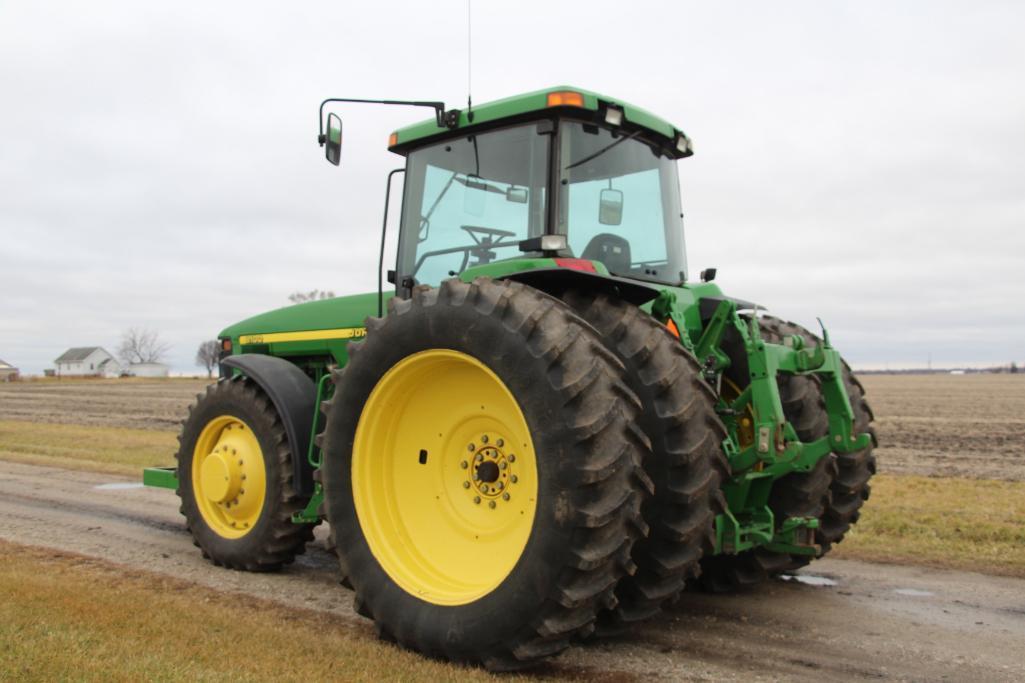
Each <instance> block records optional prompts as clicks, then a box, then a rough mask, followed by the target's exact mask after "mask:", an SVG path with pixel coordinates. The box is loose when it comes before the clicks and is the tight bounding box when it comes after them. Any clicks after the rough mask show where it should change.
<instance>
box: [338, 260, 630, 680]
mask: <svg viewBox="0 0 1025 683" xmlns="http://www.w3.org/2000/svg"><path fill="white" fill-rule="evenodd" d="M349 353H350V358H349V363H348V365H347V366H346V367H345V369H344V370H342V371H340V372H338V373H337V374H336V375H335V384H336V391H335V395H334V397H333V398H332V401H331V403H330V406H329V407H328V410H327V414H328V420H327V427H326V429H325V439H324V464H323V467H322V468H321V480H322V482H323V486H324V493H325V509H326V515H327V519H328V522H329V523H330V527H331V535H332V538H333V540H334V542H335V546H336V548H337V553H338V556H339V563H340V565H341V570H342V573H343V575H344V576H346V577H347V578H348V580H349V581H350V582H351V584H352V586H353V589H354V590H355V593H356V597H355V603H356V610H357V611H358V612H359V613H360V614H362V615H364V616H367V617H369V618H371V619H373V620H374V622H375V625H376V627H377V629H378V632H379V633H380V634H381V635H382V637H384V638H387V639H393V640H395V641H397V642H398V643H400V644H401V645H403V646H404V647H407V648H410V649H413V650H416V651H419V652H422V653H424V654H427V655H430V656H436V657H443V658H446V659H451V660H455V661H467V662H479V663H483V664H485V665H486V666H488V667H489V668H492V669H510V668H519V667H522V666H524V665H526V664H529V663H532V662H534V661H536V660H537V659H539V658H541V657H545V656H548V655H552V654H555V653H557V652H559V651H561V650H562V649H564V648H565V647H567V646H568V645H569V643H570V641H571V639H572V638H574V637H576V636H581V635H586V634H588V633H589V632H591V631H592V630H593V628H594V621H595V617H596V614H597V612H598V610H599V609H601V608H606V607H611V606H613V605H614V604H615V596H614V594H613V589H614V587H615V585H616V583H617V582H618V581H619V579H620V578H621V577H622V576H623V575H625V574H627V573H629V572H630V571H632V570H633V565H632V563H631V560H630V549H631V547H632V546H633V543H634V542H635V540H636V539H637V538H639V537H640V536H642V535H643V534H644V533H645V531H646V528H645V526H644V522H643V521H642V519H641V514H640V505H641V499H642V495H643V493H644V492H645V491H650V482H648V481H647V479H646V477H645V475H644V472H643V470H642V468H641V460H642V457H643V454H644V451H645V450H647V442H646V440H645V438H644V436H643V434H642V433H641V432H640V431H639V430H637V429H636V428H635V427H634V425H633V421H634V419H635V417H636V414H637V412H638V408H639V406H638V402H637V398H636V397H635V396H634V395H633V394H632V392H630V390H629V389H628V388H627V387H626V386H625V385H624V384H623V383H622V381H621V380H620V375H621V373H622V366H621V365H620V364H619V363H618V361H617V360H616V359H615V357H614V356H612V355H611V354H610V353H609V352H608V351H606V350H605V348H604V347H603V346H602V344H601V341H600V339H598V338H597V336H596V335H595V334H594V332H593V331H592V330H591V329H590V328H589V327H588V326H587V325H586V324H585V323H583V322H582V321H581V320H580V319H579V318H578V317H577V316H576V315H574V314H573V313H572V312H571V311H570V310H569V309H568V308H567V307H566V306H565V305H563V304H562V303H561V302H559V301H557V300H555V299H553V298H551V297H548V296H547V295H544V294H542V293H540V292H538V291H537V290H534V289H531V288H529V287H526V286H523V285H521V284H519V283H515V282H494V281H491V280H487V279H478V280H475V281H474V282H473V283H472V284H466V283H463V282H459V281H458V280H448V281H446V282H444V283H442V285H441V287H440V288H438V289H430V288H426V287H420V288H417V289H415V290H414V292H413V297H412V299H410V300H394V299H393V300H392V302H391V303H390V304H389V314H388V316H387V317H386V318H384V319H370V320H368V335H367V338H366V340H365V341H363V342H361V343H358V344H352V345H350V347H349ZM514 475H515V478H514ZM499 484H501V486H499Z"/></svg>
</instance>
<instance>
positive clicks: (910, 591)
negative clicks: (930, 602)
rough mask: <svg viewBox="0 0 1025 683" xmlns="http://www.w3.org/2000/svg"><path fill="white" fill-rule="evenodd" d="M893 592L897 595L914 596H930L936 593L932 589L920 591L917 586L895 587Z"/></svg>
mask: <svg viewBox="0 0 1025 683" xmlns="http://www.w3.org/2000/svg"><path fill="white" fill-rule="evenodd" d="M893 592H894V593H896V594H897V595H910V596H911V597H913V598H928V597H931V596H933V595H936V594H935V593H933V592H931V591H920V590H918V589H917V588H894V589H893Z"/></svg>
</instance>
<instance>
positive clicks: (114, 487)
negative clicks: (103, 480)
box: [93, 481, 145, 491]
mask: <svg viewBox="0 0 1025 683" xmlns="http://www.w3.org/2000/svg"><path fill="white" fill-rule="evenodd" d="M143 486H145V484H140V483H136V482H129V481H118V482H114V483H113V484H100V485H99V486H94V487H93V488H94V489H99V490H100V491H121V490H123V489H141V488H142V487H143Z"/></svg>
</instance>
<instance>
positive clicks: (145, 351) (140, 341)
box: [117, 327, 171, 365]
mask: <svg viewBox="0 0 1025 683" xmlns="http://www.w3.org/2000/svg"><path fill="white" fill-rule="evenodd" d="M170 349H171V346H170V345H169V344H165V343H164V342H162V341H160V335H159V334H157V332H156V331H155V330H148V329H145V328H141V327H130V328H128V330H126V331H125V333H124V334H122V335H121V345H120V346H118V347H117V355H118V358H120V359H121V360H122V361H124V362H125V363H128V364H129V365H130V364H132V363H159V362H160V361H161V360H162V359H163V358H164V356H165V355H167V352H168V351H169V350H170Z"/></svg>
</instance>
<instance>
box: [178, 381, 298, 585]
mask: <svg viewBox="0 0 1025 683" xmlns="http://www.w3.org/2000/svg"><path fill="white" fill-rule="evenodd" d="M178 442H179V449H178V453H177V454H176V456H175V458H176V460H177V462H178V490H177V494H178V496H179V497H180V498H181V508H180V510H181V513H182V514H183V515H184V516H185V520H186V525H187V528H188V530H189V532H190V533H191V534H192V538H193V541H194V542H195V544H196V545H197V546H199V548H200V549H201V550H202V551H203V556H204V557H206V558H208V559H209V560H210V561H212V562H213V563H214V564H216V565H219V566H225V567H228V568H231V569H245V570H248V571H270V570H275V569H278V568H280V567H281V566H282V565H285V564H289V563H291V562H292V561H294V560H295V556H296V555H298V554H302V553H303V552H304V551H305V549H306V543H308V542H309V541H312V540H313V527H312V526H311V525H308V524H294V523H293V522H292V515H293V514H294V513H296V512H299V511H301V510H302V509H303V507H305V505H306V500H304V499H303V498H301V497H300V496H298V495H297V494H296V493H295V490H294V489H293V488H292V458H293V457H294V456H293V454H292V452H291V450H290V448H289V445H288V438H287V437H286V435H285V428H284V425H283V424H282V422H281V418H280V417H278V414H277V411H276V410H275V409H274V406H273V405H272V403H271V401H270V399H269V398H268V397H267V396H266V394H264V393H263V391H262V390H261V389H260V388H259V387H258V386H257V385H256V384H255V383H253V382H252V381H251V380H248V379H244V378H241V377H239V378H235V379H230V380H222V381H220V382H218V383H217V384H212V385H210V386H208V387H207V390H206V393H205V394H200V395H199V396H198V397H197V400H196V403H195V404H193V405H192V406H191V407H190V408H189V416H188V417H187V418H186V420H185V422H184V424H183V425H182V431H181V434H180V436H179V437H178Z"/></svg>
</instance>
